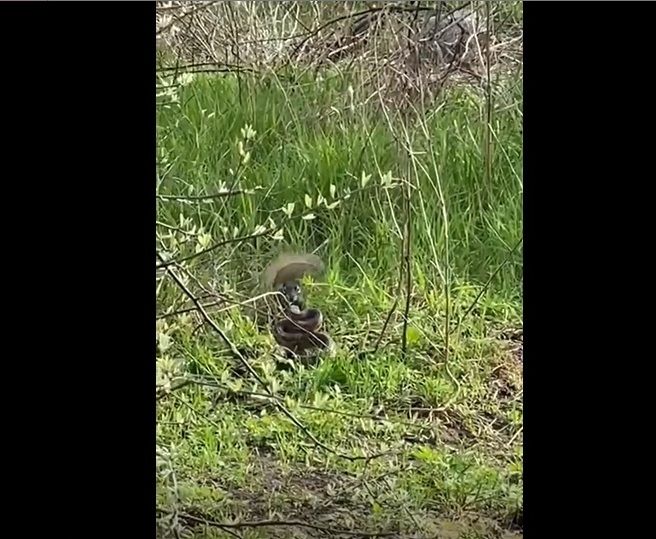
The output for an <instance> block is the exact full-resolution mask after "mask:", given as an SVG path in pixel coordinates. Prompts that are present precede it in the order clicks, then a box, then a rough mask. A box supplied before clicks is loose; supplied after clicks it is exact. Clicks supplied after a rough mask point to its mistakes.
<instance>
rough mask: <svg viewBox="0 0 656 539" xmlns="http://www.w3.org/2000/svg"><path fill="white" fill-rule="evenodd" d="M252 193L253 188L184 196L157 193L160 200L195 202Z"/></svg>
mask: <svg viewBox="0 0 656 539" xmlns="http://www.w3.org/2000/svg"><path fill="white" fill-rule="evenodd" d="M242 194H246V195H251V194H253V193H252V191H251V190H248V189H236V190H234V191H220V192H218V193H213V194H211V195H196V196H184V195H155V196H156V197H157V198H159V199H160V200H188V201H193V202H198V201H201V200H213V199H215V198H224V197H231V196H236V195H242Z"/></svg>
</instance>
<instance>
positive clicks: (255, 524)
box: [157, 507, 397, 537]
mask: <svg viewBox="0 0 656 539" xmlns="http://www.w3.org/2000/svg"><path fill="white" fill-rule="evenodd" d="M157 511H158V512H160V513H163V514H170V513H171V512H170V511H168V510H166V509H163V508H159V507H158V508H157ZM178 518H179V519H181V520H186V521H188V522H193V523H195V524H204V525H205V526H211V527H214V528H221V529H224V528H265V527H272V526H288V527H289V526H291V527H295V528H309V529H311V530H317V531H320V532H323V533H329V534H333V535H350V536H351V537H389V536H392V535H397V534H396V533H395V532H360V531H351V530H340V529H338V528H329V527H328V526H319V525H317V524H310V523H308V522H305V521H301V520H256V521H252V522H217V521H215V520H212V519H209V518H204V517H197V516H194V515H190V514H188V513H178Z"/></svg>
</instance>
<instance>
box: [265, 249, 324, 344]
mask: <svg viewBox="0 0 656 539" xmlns="http://www.w3.org/2000/svg"><path fill="white" fill-rule="evenodd" d="M322 270H323V263H322V262H321V260H320V259H319V258H318V257H317V256H315V255H307V254H305V255H290V254H285V255H281V256H280V257H278V259H277V260H275V261H274V262H272V263H271V264H270V265H269V266H268V267H267V269H266V270H265V283H266V284H267V286H268V287H269V288H270V289H274V290H276V291H278V292H279V293H280V294H281V295H282V296H283V297H281V298H280V305H281V306H282V316H278V317H276V318H275V319H274V321H273V326H272V329H273V336H274V339H275V340H276V342H277V343H278V345H279V346H281V347H282V348H283V349H285V350H287V351H289V352H292V353H293V354H296V355H298V354H301V353H304V352H307V351H310V350H313V349H320V350H332V349H333V348H334V343H333V340H332V339H331V338H330V336H329V335H328V334H327V333H325V332H321V331H320V330H321V328H322V325H323V314H322V313H321V311H320V310H319V309H306V308H304V303H305V301H304V298H303V293H302V290H301V285H300V283H299V280H300V279H301V277H303V275H305V274H306V273H310V272H319V271H322Z"/></svg>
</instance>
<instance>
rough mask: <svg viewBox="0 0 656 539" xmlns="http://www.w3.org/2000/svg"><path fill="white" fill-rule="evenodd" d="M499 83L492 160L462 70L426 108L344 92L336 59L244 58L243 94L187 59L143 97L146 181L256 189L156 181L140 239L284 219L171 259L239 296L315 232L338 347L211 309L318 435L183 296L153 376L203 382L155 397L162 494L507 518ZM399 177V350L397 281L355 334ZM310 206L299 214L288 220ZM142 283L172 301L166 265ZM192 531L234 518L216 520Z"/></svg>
mask: <svg viewBox="0 0 656 539" xmlns="http://www.w3.org/2000/svg"><path fill="white" fill-rule="evenodd" d="M512 82H513V81H510V82H508V83H505V84H504V83H500V84H499V86H498V88H497V89H496V90H495V94H494V110H493V119H492V130H493V132H494V135H493V144H492V148H491V155H490V158H491V159H492V166H491V171H492V174H491V176H490V177H487V176H486V173H485V170H486V154H487V149H486V145H485V143H484V141H485V120H484V118H485V100H484V97H483V96H482V93H481V92H478V91H475V90H474V89H472V88H470V87H469V88H468V87H461V88H455V89H453V90H451V91H450V92H449V93H448V95H446V96H445V98H444V99H443V100H442V101H440V102H439V103H438V105H436V106H434V107H433V108H431V109H430V110H416V111H410V112H406V113H405V114H401V113H396V112H394V111H393V110H388V114H389V119H388V118H387V117H386V116H385V114H383V112H382V111H381V109H380V104H379V103H377V102H376V100H372V101H370V102H368V103H367V104H366V105H361V103H362V102H363V98H364V95H363V94H364V90H363V89H360V88H358V86H357V84H356V83H355V82H354V81H353V80H349V79H348V78H347V77H345V76H336V75H335V76H325V77H324V80H323V81H322V82H319V83H316V82H312V81H310V80H305V79H304V78H303V77H300V78H299V79H297V80H295V81H293V82H290V81H288V80H276V79H263V80H256V79H253V78H247V77H243V78H242V80H241V92H239V89H238V84H237V81H236V80H235V79H234V78H225V77H209V76H208V77H197V78H195V79H194V80H193V81H192V82H190V83H189V84H187V85H185V86H183V87H182V88H181V89H180V91H179V94H178V102H177V103H174V104H172V105H170V106H165V105H163V104H161V105H160V106H158V133H159V135H158V136H159V144H158V162H159V166H158V169H159V179H158V192H159V193H160V194H164V195H186V196H189V195H192V196H194V195H195V196H197V195H204V194H211V193H216V192H217V191H219V190H220V189H222V188H227V189H235V188H239V189H253V190H254V191H253V192H252V193H245V194H242V195H238V196H230V197H223V198H219V199H213V200H209V201H203V202H193V201H192V202H189V201H172V200H165V201H160V202H159V204H158V222H159V223H164V224H165V225H168V226H163V225H158V234H159V244H158V249H160V250H162V251H167V252H168V253H170V254H171V255H173V256H174V257H176V258H179V257H181V256H187V255H191V254H193V253H195V252H196V251H198V250H201V249H203V248H206V247H208V246H210V245H212V244H213V243H214V242H217V241H222V240H225V239H229V238H233V237H240V236H248V235H249V234H252V233H253V232H254V231H256V229H257V228H258V226H264V227H266V228H267V229H268V228H269V227H272V228H271V229H272V230H273V231H276V232H277V231H278V229H280V230H281V231H282V234H283V237H282V239H280V238H278V239H276V238H274V237H273V234H268V235H263V236H261V237H258V238H256V239H252V240H247V241H244V242H234V243H228V244H226V245H225V246H222V247H220V248H217V249H215V250H213V251H212V252H211V254H210V253H208V254H207V255H204V256H198V257H196V258H193V259H192V260H189V261H188V262H187V263H185V268H186V271H188V272H189V273H190V274H191V275H192V276H193V277H188V278H187V277H185V278H186V280H187V284H188V286H189V287H190V288H192V289H193V290H194V292H195V293H197V294H201V293H202V288H204V289H206V290H210V291H213V292H216V293H220V294H224V295H225V296H226V297H228V298H232V299H233V300H235V301H240V300H243V299H245V298H246V297H248V296H249V295H251V294H252V293H253V289H254V283H255V281H254V279H255V276H256V275H257V273H258V272H259V271H260V270H261V269H262V268H263V266H264V265H265V264H266V263H267V262H268V261H269V259H270V257H271V256H272V255H273V253H275V252H277V251H279V250H280V249H282V248H291V249H303V250H309V251H314V250H317V254H319V255H320V256H321V257H322V258H323V259H324V260H325V262H326V264H327V272H326V275H325V277H324V278H323V279H316V280H308V282H307V293H308V296H309V299H310V302H311V303H312V305H314V306H317V307H319V308H320V309H322V311H323V312H324V315H325V317H326V324H327V328H328V330H329V331H330V333H331V335H332V336H333V338H334V339H335V341H336V342H337V345H338V350H337V353H336V355H335V356H334V357H325V358H322V359H320V360H318V361H317V362H316V363H314V364H311V365H302V364H296V365H294V367H293V368H290V369H281V368H280V367H279V366H278V365H277V364H276V361H275V360H274V354H275V347H274V346H273V343H272V340H271V338H270V337H269V335H268V334H267V333H266V332H262V331H261V330H260V328H258V326H257V324H256V323H255V322H254V321H253V320H252V319H251V318H250V317H249V311H248V310H246V309H243V308H240V307H239V306H238V305H237V306H235V305H234V304H231V303H226V304H223V305H219V306H214V307H211V308H210V307H208V309H207V310H208V312H209V313H210V315H211V316H212V317H213V319H214V320H216V322H217V324H218V325H219V326H220V327H221V328H222V329H223V330H224V331H225V332H226V334H227V336H228V337H229V338H230V340H231V341H232V342H233V343H235V345H236V346H237V347H238V348H239V350H241V351H242V352H243V353H245V354H246V355H247V357H248V360H249V362H250V363H251V364H252V366H253V367H254V368H255V369H256V371H257V372H258V373H260V375H261V376H263V377H264V378H265V379H266V380H267V382H268V383H269V384H270V386H271V387H273V388H274V389H275V391H276V394H277V395H278V396H279V397H280V399H281V402H283V403H284V404H285V406H286V407H287V408H288V409H289V410H290V411H291V412H292V413H293V414H294V416H295V417H296V418H297V419H298V420H299V421H301V422H302V423H303V424H304V425H305V426H306V427H307V429H308V430H309V431H310V432H312V433H313V434H314V436H316V438H317V439H318V440H320V442H321V443H323V444H325V445H326V446H328V447H329V449H328V450H325V449H322V448H320V447H318V446H317V445H316V444H315V443H313V442H312V441H311V439H310V438H309V437H308V435H307V433H306V432H303V431H302V430H301V429H299V428H298V427H297V426H296V425H294V424H293V423H292V422H291V421H290V420H289V418H288V417H286V416H285V415H284V414H283V413H281V411H280V410H279V409H278V408H276V407H275V406H274V405H273V404H272V403H271V402H269V401H268V400H267V399H264V398H262V397H261V396H260V394H262V393H263V389H262V388H261V387H259V386H258V384H257V383H256V382H255V381H254V380H253V379H252V378H250V377H249V376H248V375H247V374H244V373H243V371H242V370H240V369H239V368H238V367H237V366H236V362H235V360H234V359H233V358H232V357H231V355H230V353H229V352H228V351H227V350H226V349H225V347H224V346H223V344H222V342H221V341H220V339H219V338H218V336H217V335H216V334H215V333H213V332H212V330H211V328H209V327H207V325H205V326H203V327H199V325H200V324H201V321H202V320H201V319H200V318H199V317H198V316H197V315H196V314H194V313H192V312H190V313H185V314H184V315H181V316H171V317H167V318H165V319H163V320H160V321H158V336H159V344H160V350H159V352H158V372H159V376H160V381H162V382H164V381H166V380H169V381H170V380H174V382H173V383H174V384H175V380H176V379H178V378H181V377H185V378H193V379H194V380H195V381H196V382H199V383H194V384H190V385H187V386H185V387H184V388H181V389H178V390H176V391H174V392H172V393H170V394H168V395H166V396H164V397H163V398H161V399H160V400H159V401H158V427H157V428H158V432H157V437H158V447H159V448H162V451H166V452H168V456H167V457H166V458H163V460H162V462H161V466H160V468H159V473H158V506H159V507H162V508H164V509H169V510H171V509H173V508H174V507H176V508H177V509H178V510H179V511H180V512H181V513H184V514H191V515H195V516H196V517H199V515H200V516H201V517H202V518H206V519H212V520H214V521H218V522H228V521H232V520H235V519H236V520H243V521H254V520H267V519H283V520H284V519H287V520H303V521H305V522H311V523H317V524H322V525H325V526H330V527H334V528H348V527H352V529H357V530H365V531H373V530H379V529H381V530H391V531H399V532H403V533H408V534H411V533H415V532H417V533H419V536H421V537H434V536H436V534H441V535H440V536H442V535H443V536H446V537H501V536H503V535H504V534H509V533H511V532H513V530H515V531H516V529H517V526H516V524H513V521H515V520H516V519H517V516H518V514H521V513H522V360H521V358H520V357H519V354H518V353H517V346H518V345H516V344H515V343H514V342H513V341H511V340H508V339H507V338H504V337H503V335H500V333H499V332H500V331H502V330H506V329H510V328H518V327H521V316H522V250H521V246H519V247H518V248H515V249H514V250H513V247H517V245H518V242H519V241H520V240H521V237H522V139H521V123H522V115H521V101H522V99H521V98H522V96H521V86H520V85H517V84H513V83H512ZM350 87H353V91H352V92H351V91H350V90H349V88H350ZM240 94H241V98H240ZM164 102H165V100H164V99H163V100H162V103H164ZM246 126H251V128H252V130H253V132H254V134H250V135H249V133H247V131H248V128H247V127H246ZM242 130H244V131H242ZM240 146H241V150H240ZM404 146H406V147H411V148H412V152H408V151H406V149H405V148H404ZM246 154H248V157H247V158H245V157H244V155H246ZM363 177H364V178H365V181H366V183H365V185H364V186H363ZM367 178H368V180H367ZM390 181H391V182H392V184H393V185H392V187H391V188H388V189H386V188H384V186H385V182H388V183H389V182H390ZM404 181H407V182H410V183H411V184H412V191H413V194H412V199H411V204H412V224H411V237H412V276H413V285H412V286H413V289H412V295H411V302H410V313H409V330H408V333H407V339H408V348H409V350H408V354H407V355H406V356H405V357H404V356H403V354H402V353H401V346H400V342H401V333H402V330H403V320H402V310H403V304H404V298H403V297H402V298H401V301H399V305H398V307H397V309H396V311H395V314H394V315H393V316H392V317H391V319H390V323H389V325H388V327H387V330H386V332H385V334H384V336H383V339H382V343H381V346H380V347H379V349H378V350H377V351H376V353H372V350H373V348H374V347H375V343H376V341H377V339H378V336H379V335H380V332H381V331H382V329H383V325H384V322H385V318H386V316H387V313H388V312H389V310H390V309H391V307H392V306H393V303H394V297H395V295H396V294H397V281H398V279H399V264H400V263H401V257H400V249H401V237H400V233H401V231H402V229H403V219H404V210H403V190H404V187H403V183H402V182H404ZM394 184H398V185H396V186H394ZM349 193H350V194H349ZM319 196H321V197H323V200H325V202H321V203H318V200H321V199H319ZM306 199H307V202H306ZM335 202H337V204H336V205H335V204H334V203H335ZM292 203H293V204H294V207H293V210H291V211H289V212H288V213H289V215H288V214H286V213H285V211H283V210H285V209H291V207H289V208H288V205H289V204H292ZM331 204H332V205H333V206H334V207H332V208H331V207H330V206H331ZM308 214H312V215H313V216H314V218H313V219H309V220H306V219H303V218H302V217H303V216H307V215H308ZM445 217H446V220H445ZM272 225H275V226H272ZM171 227H173V228H171ZM175 271H177V272H178V274H179V275H181V276H186V273H185V272H183V271H182V270H179V269H176V270H175ZM158 283H159V285H158V287H159V288H158V310H159V312H160V313H164V312H166V311H167V309H168V310H175V309H180V308H183V307H188V306H190V303H189V302H188V301H186V300H185V299H184V297H183V296H182V294H181V293H180V291H179V290H178V289H177V288H176V286H175V284H174V283H172V282H171V280H170V279H160V280H159V281H158ZM201 287H202V288H201ZM479 294H480V297H479ZM209 301H210V300H209V299H208V300H205V302H206V303H207V302H209ZM231 307H234V308H231ZM458 321H459V323H457V322H458ZM447 324H448V325H449V327H450V331H449V337H448V339H447V338H446V334H445V327H446V326H447ZM331 450H334V451H331ZM336 453H341V454H346V455H348V456H358V457H363V456H372V455H377V454H382V456H378V457H377V458H372V459H371V460H366V459H362V458H360V459H356V460H350V459H348V458H344V457H343V456H339V455H338V454H336ZM174 516H175V515H174ZM178 519H179V520H178V522H179V523H180V524H181V525H182V524H185V525H187V526H190V525H191V523H190V521H189V520H188V519H187V520H185V517H184V516H178ZM169 525H170V523H169V524H167V526H169ZM194 530H195V531H194V533H195V534H196V535H195V536H196V537H200V536H203V537H229V536H230V535H228V534H227V532H225V531H221V530H220V529H218V528H216V527H213V526H209V527H204V526H196V527H195V528H194ZM239 532H240V533H241V534H242V536H243V537H289V536H299V537H307V536H313V535H312V534H317V533H318V532H316V531H313V530H310V529H303V528H300V527H298V526H291V527H275V528H272V527H261V528H244V529H240V530H239ZM162 533H164V532H162ZM201 533H203V534H205V535H199V534H201Z"/></svg>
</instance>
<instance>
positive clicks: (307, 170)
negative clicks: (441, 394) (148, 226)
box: [158, 75, 522, 300]
mask: <svg viewBox="0 0 656 539" xmlns="http://www.w3.org/2000/svg"><path fill="white" fill-rule="evenodd" d="M238 86H239V87H240V89H239V88H238ZM508 86H509V87H508V88H507V89H505V90H504V91H498V92H497V93H496V95H495V110H494V111H493V121H492V126H491V132H492V141H493V144H492V154H491V158H492V160H493V162H492V166H491V170H492V176H491V177H489V178H486V175H485V169H486V165H485V159H486V148H485V144H484V140H485V107H484V95H483V93H482V92H480V91H477V90H475V89H473V88H460V89H457V90H455V91H453V92H451V93H450V94H449V96H448V99H445V100H444V101H443V102H441V103H439V104H437V106H435V107H434V108H433V110H430V111H428V112H426V113H425V114H419V113H417V114H412V113H409V114H408V113H406V114H403V115H402V114H401V113H398V114H393V115H392V116H391V118H390V122H391V124H390V123H388V122H386V121H385V118H384V116H383V115H382V114H381V113H380V110H379V108H380V104H379V103H378V102H377V101H376V100H375V99H370V100H369V101H368V102H365V99H366V98H367V96H363V95H358V91H357V88H356V89H355V90H354V89H353V88H354V86H353V85H352V81H350V80H349V79H348V78H346V77H344V76H337V75H334V76H329V77H325V78H324V79H323V80H320V81H316V80H310V79H309V78H308V79H307V80H297V81H295V82H294V83H293V84H289V83H287V82H285V83H284V84H283V83H281V81H280V80H277V79H275V78H268V79H264V80H262V79H255V78H249V77H242V78H241V82H240V83H239V84H238V82H237V80H236V79H235V78H234V77H230V78H223V77H210V76H197V77H196V78H195V80H194V81H193V82H191V83H190V84H189V85H187V86H185V87H183V88H182V89H181V91H180V95H179V99H180V102H179V105H178V106H171V107H166V106H160V107H159V108H158V110H159V114H158V129H159V132H160V144H159V152H160V156H161V157H163V158H164V159H165V160H166V161H167V167H166V173H165V174H162V180H161V184H160V185H159V192H160V193H166V194H190V193H191V192H193V194H195V195H199V194H209V193H213V192H216V191H217V190H218V189H219V187H220V186H222V185H223V186H226V185H227V186H229V187H230V186H239V187H240V188H258V187H259V188H260V189H259V190H257V191H255V193H254V194H250V195H248V194H247V195H243V196H239V197H230V198H223V199H219V200H212V201H207V202H206V203H204V204H202V205H200V206H199V207H190V206H188V205H185V204H184V203H170V202H167V203H166V204H160V209H159V212H160V216H161V217H162V219H163V220H167V221H171V220H172V221H173V222H177V221H178V215H175V214H176V213H177V212H183V213H185V212H186V213H187V214H189V212H194V213H196V214H197V217H198V218H200V220H201V222H202V223H204V225H205V227H206V230H207V232H209V233H210V234H211V235H212V237H213V238H215V239H220V238H222V237H224V236H225V234H226V230H227V231H229V232H230V233H232V231H233V230H234V229H235V228H237V229H238V230H239V231H241V232H243V233H248V232H249V231H253V230H254V229H255V228H256V227H257V226H258V225H260V224H263V223H266V222H267V220H268V219H269V218H272V219H273V220H274V221H275V222H276V223H284V224H285V227H284V229H285V236H286V237H285V239H286V242H287V243H288V244H289V245H291V246H293V247H296V248H299V249H309V250H314V249H317V248H318V249H319V254H321V255H322V256H324V257H325V258H326V259H327V261H328V264H329V267H330V268H331V270H332V271H333V272H336V273H338V274H341V275H343V274H347V275H348V274H352V275H357V274H360V273H361V272H364V273H366V274H367V275H368V276H370V277H371V278H375V279H378V280H387V279H388V278H396V274H397V268H398V265H399V263H400V255H399V249H400V237H399V236H400V228H401V223H400V221H401V218H400V213H401V211H402V204H401V199H402V193H401V188H400V187H401V186H399V188H396V189H394V188H392V189H381V188H380V184H381V177H384V176H385V174H387V173H390V174H391V177H392V178H394V179H397V183H400V182H401V181H409V182H410V183H411V184H412V185H413V186H414V187H415V189H414V192H415V193H417V194H418V196H414V195H413V198H412V200H413V214H414V216H415V217H414V219H413V222H412V227H413V230H412V238H413V240H412V242H413V246H412V250H413V264H414V265H415V267H416V271H417V275H418V276H419V279H420V280H421V282H423V283H424V284H430V285H435V284H437V283H438V282H439V280H440V275H439V271H438V267H441V266H443V264H444V260H443V259H441V260H435V256H436V255H437V257H438V258H443V256H444V253H445V248H446V241H447V238H446V237H445V235H444V234H443V227H444V215H445V212H443V211H442V210H443V208H442V207H441V205H442V201H441V200H440V199H439V197H438V193H437V190H436V185H437V184H438V183H439V185H440V188H441V190H442V195H443V204H444V206H445V207H446V216H447V219H448V230H449V235H448V242H449V251H450V257H449V264H450V266H451V267H450V268H449V269H450V271H451V275H452V277H453V284H454V285H457V284H465V283H469V284H474V285H481V284H483V283H485V282H486V281H487V280H488V278H489V277H490V276H491V275H492V274H493V273H494V272H495V270H497V269H498V268H499V266H501V265H503V268H502V269H501V270H500V271H499V272H498V273H497V274H496V276H495V278H494V279H493V282H492V283H491V290H492V291H494V292H495V293H498V294H501V295H503V296H504V297H506V298H508V299H515V300H520V299H521V291H520V288H521V270H522V251H521V248H520V249H516V250H515V251H514V252H511V251H512V248H513V246H515V245H516V244H517V242H518V241H519V240H520V239H521V236H522V135H521V130H520V127H519V126H521V121H522V118H521V114H522V113H521V106H522V103H521V87H520V86H518V85H514V86H513V85H508ZM245 126H251V127H252V129H253V130H254V131H255V133H256V134H255V135H254V136H253V137H252V139H250V140H248V141H244V144H245V148H246V149H245V150H244V152H245V151H248V152H249V154H250V155H249V159H248V162H247V163H246V164H240V161H243V158H241V157H240V155H239V148H238V147H239V143H240V141H242V139H243V135H242V130H243V129H244V127H245ZM404 130H405V132H406V134H405V138H406V141H403V140H401V139H400V133H403V132H404ZM407 142H409V143H410V144H411V146H412V152H411V158H409V157H408V152H407V151H406V150H407V148H404V143H407ZM411 160H412V161H413V163H410V161H411ZM363 177H364V180H365V181H366V180H367V178H369V177H370V178H369V180H368V182H367V183H366V185H364V188H363ZM388 180H389V176H388ZM348 190H350V191H351V192H352V194H351V195H350V197H349V198H348V199H344V197H345V196H348V195H347V193H348ZM331 193H332V194H334V197H333V196H331ZM319 196H322V197H323V198H324V199H325V200H327V203H326V204H328V205H329V204H330V202H331V201H332V200H333V199H340V202H339V204H338V205H337V206H336V207H335V208H333V209H327V208H326V204H322V205H321V206H320V207H317V199H318V197H319ZM306 200H307V202H308V204H307V205H306ZM290 203H293V204H295V208H294V214H298V213H299V211H300V210H304V211H305V213H306V214H307V213H312V214H313V215H314V219H311V220H304V219H291V220H290V219H287V217H286V215H285V214H284V212H283V211H282V208H285V207H287V206H288V205H289V204H290ZM240 235H241V234H240ZM249 245H253V246H255V244H249ZM273 245H274V243H271V244H269V243H268V242H266V241H264V240H263V241H260V242H259V243H258V244H257V245H256V247H257V248H256V249H255V248H253V249H252V250H250V248H249V249H247V250H241V252H240V253H236V254H241V255H243V257H242V258H240V260H239V263H240V264H244V263H248V262H247V260H248V257H250V259H251V263H252V264H253V263H254V262H252V261H253V260H254V259H257V257H258V256H259V255H261V253H262V252H265V253H266V252H267V249H268V248H269V247H272V246H273ZM354 260H357V264H355V262H354Z"/></svg>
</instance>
